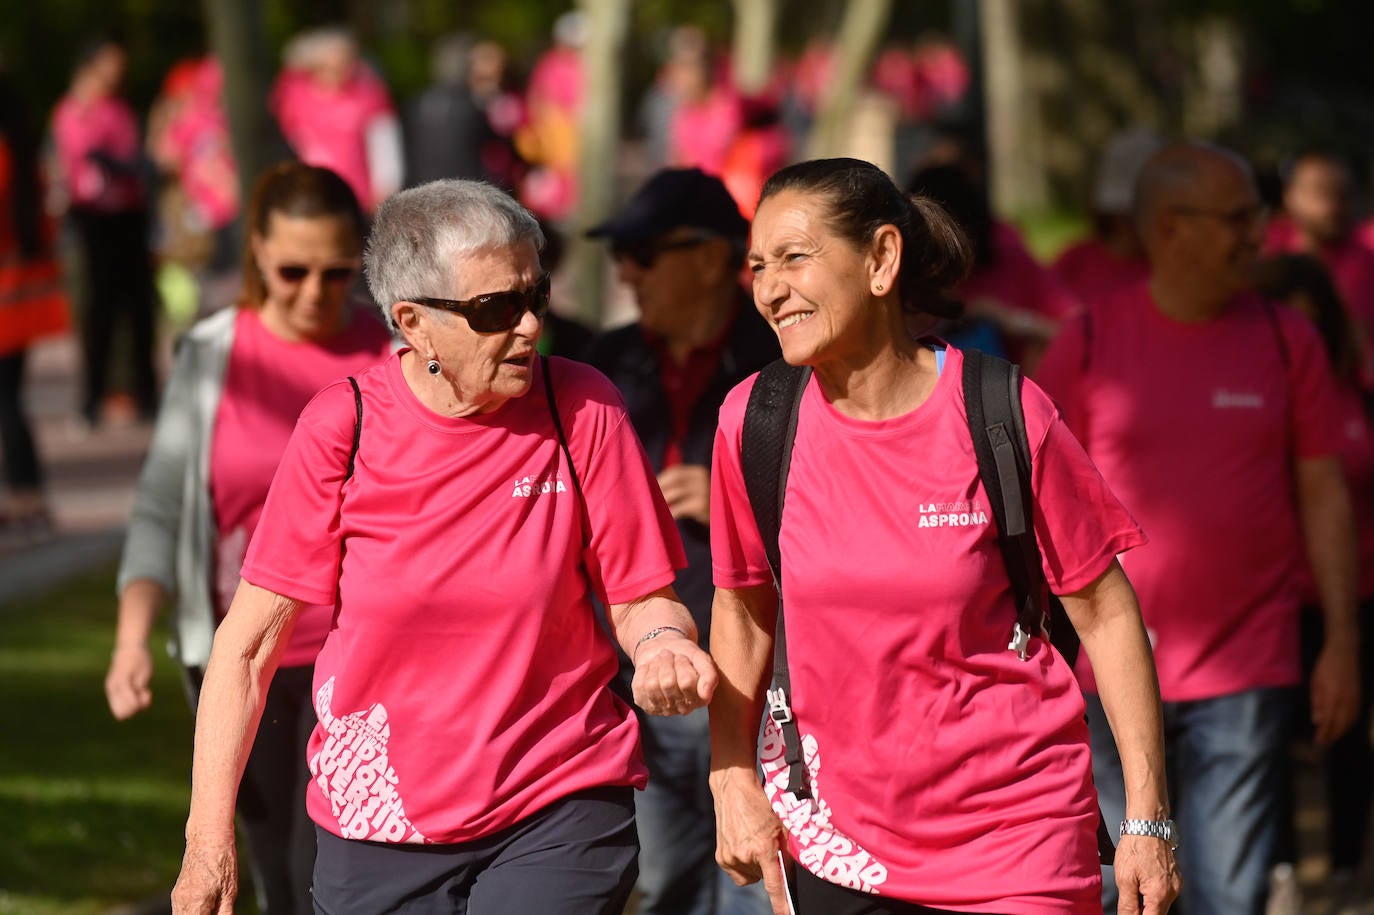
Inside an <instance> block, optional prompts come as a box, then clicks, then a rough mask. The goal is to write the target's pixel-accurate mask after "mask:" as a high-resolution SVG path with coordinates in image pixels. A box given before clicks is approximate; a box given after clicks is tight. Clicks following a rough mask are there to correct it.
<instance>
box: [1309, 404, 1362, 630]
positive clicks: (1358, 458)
mask: <svg viewBox="0 0 1374 915" xmlns="http://www.w3.org/2000/svg"><path fill="white" fill-rule="evenodd" d="M1340 410H1341V414H1340V458H1341V468H1342V469H1343V470H1344V471H1345V482H1346V485H1347V486H1349V487H1350V501H1351V504H1352V505H1353V506H1354V508H1355V527H1356V529H1357V531H1358V533H1359V554H1358V559H1359V576H1360V578H1359V595H1360V599H1361V600H1367V599H1369V598H1374V438H1372V437H1371V436H1370V429H1369V417H1368V414H1366V412H1365V401H1364V397H1363V396H1362V395H1361V392H1360V391H1359V389H1358V388H1354V387H1350V386H1348V385H1341V387H1340ZM1305 571H1306V570H1305ZM1303 603H1305V604H1311V605H1315V604H1317V603H1319V598H1318V595H1317V586H1316V583H1315V582H1314V581H1313V580H1312V574H1311V572H1310V571H1307V572H1306V574H1305V575H1304V576H1303Z"/></svg>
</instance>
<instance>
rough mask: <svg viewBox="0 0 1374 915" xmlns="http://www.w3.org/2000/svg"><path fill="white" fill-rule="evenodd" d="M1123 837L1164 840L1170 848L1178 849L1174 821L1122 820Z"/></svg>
mask: <svg viewBox="0 0 1374 915" xmlns="http://www.w3.org/2000/svg"><path fill="white" fill-rule="evenodd" d="M1121 835H1123V836H1149V837H1151V838H1154V839H1163V840H1164V841H1165V842H1168V843H1169V847H1170V848H1178V832H1177V831H1176V830H1175V828H1174V821H1173V820H1122V821H1121Z"/></svg>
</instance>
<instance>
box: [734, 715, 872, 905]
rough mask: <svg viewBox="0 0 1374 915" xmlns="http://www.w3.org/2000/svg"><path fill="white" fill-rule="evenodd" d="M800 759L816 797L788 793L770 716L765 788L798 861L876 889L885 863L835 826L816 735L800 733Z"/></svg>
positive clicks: (762, 754) (762, 751) (763, 759)
mask: <svg viewBox="0 0 1374 915" xmlns="http://www.w3.org/2000/svg"><path fill="white" fill-rule="evenodd" d="M802 758H803V759H805V760H806V769H807V772H808V773H809V775H810V780H811V794H812V798H813V800H809V801H799V800H797V799H796V798H794V797H793V796H792V795H791V794H789V793H788V792H787V761H786V760H785V759H784V758H783V739H782V731H781V730H780V729H779V728H778V725H777V723H776V722H774V721H773V720H772V719H769V720H768V721H767V722H766V723H765V724H764V729H763V741H762V743H761V744H760V746H759V763H760V764H761V765H762V767H763V790H764V791H765V792H766V793H767V795H768V800H769V803H771V804H772V805H773V812H774V813H776V814H777V815H778V817H779V818H780V819H781V820H782V825H783V827H784V828H786V829H787V831H788V832H789V833H791V835H792V838H793V839H794V840H795V841H796V846H797V851H798V854H797V861H798V862H799V863H800V864H801V865H802V866H803V867H805V868H806V869H807V870H809V871H810V872H811V873H813V874H815V875H816V876H817V877H820V878H821V879H822V880H825V881H827V882H829V883H834V884H838V885H839V886H845V887H849V888H850V889H854V890H860V891H862V892H865V893H873V894H875V895H876V894H878V892H879V890H878V888H879V887H881V886H882V885H883V884H884V883H886V882H887V866H886V865H884V864H882V863H881V862H879V861H877V860H876V859H875V858H874V857H873V855H872V854H870V853H869V851H868V850H867V849H865V848H863V847H862V846H860V845H859V843H857V842H855V841H854V840H853V839H851V838H849V837H848V836H846V835H844V834H843V833H841V832H839V831H838V830H836V829H835V827H834V826H833V825H831V822H830V804H829V803H828V802H827V801H826V800H825V798H824V797H823V796H822V794H821V779H820V775H821V754H820V749H819V747H818V746H817V743H816V738H815V737H813V736H812V735H810V734H803V735H802Z"/></svg>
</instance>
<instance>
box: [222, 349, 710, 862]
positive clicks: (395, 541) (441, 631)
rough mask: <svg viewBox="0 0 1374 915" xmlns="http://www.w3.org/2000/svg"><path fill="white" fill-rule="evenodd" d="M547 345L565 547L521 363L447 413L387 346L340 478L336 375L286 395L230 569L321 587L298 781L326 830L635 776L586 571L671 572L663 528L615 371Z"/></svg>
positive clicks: (350, 413) (503, 813) (464, 819)
mask: <svg viewBox="0 0 1374 915" xmlns="http://www.w3.org/2000/svg"><path fill="white" fill-rule="evenodd" d="M552 365H553V370H554V374H555V378H556V381H557V385H558V387H557V390H558V405H559V413H560V416H561V417H562V420H563V426H564V429H565V430H566V432H567V434H568V436H569V442H568V445H569V448H570V450H571V452H572V460H573V466H574V468H575V469H576V472H577V477H578V479H580V480H581V483H582V488H583V491H584V492H585V494H586V502H585V513H586V517H587V520H588V522H589V525H588V526H587V529H588V530H590V532H591V533H590V543H589V545H588V546H586V547H585V548H584V546H583V544H584V534H583V531H584V524H583V517H584V509H583V506H582V505H580V504H579V500H578V498H577V493H576V491H575V489H574V488H573V485H572V478H571V476H570V475H569V472H568V468H567V467H566V466H565V461H564V459H563V455H562V451H561V449H560V448H559V444H558V439H557V438H556V437H555V435H554V430H553V422H552V419H551V417H550V416H549V410H548V405H547V403H546V401H545V398H544V387H543V382H542V380H541V369H539V368H536V371H535V376H536V377H535V379H534V383H533V387H532V389H531V390H530V392H529V393H528V394H527V395H525V396H524V397H521V398H518V399H515V400H511V401H509V402H507V403H506V404H505V405H504V406H502V407H501V408H500V409H499V410H496V411H494V412H492V413H489V414H485V415H477V416H470V417H466V418H448V417H442V416H439V415H437V414H435V413H433V412H432V411H430V410H429V409H428V408H426V407H425V406H423V405H422V404H421V403H420V402H419V401H418V400H417V399H416V398H415V395H414V394H413V393H411V390H410V388H409V386H408V385H407V383H406V381H405V378H404V377H403V375H402V373H401V366H400V360H399V357H396V356H394V357H392V358H391V359H388V360H387V361H385V362H383V363H382V364H381V365H380V366H377V367H375V368H373V369H370V370H368V371H366V372H363V373H362V374H361V375H359V376H357V378H358V382H359V384H360V385H361V387H362V393H363V425H362V434H361V441H360V444H359V447H358V454H357V460H356V463H355V470H354V474H353V477H352V479H350V480H349V481H348V482H347V483H344V484H343V485H342V486H341V485H340V480H341V479H342V478H343V475H344V466H345V463H346V461H347V458H348V452H349V448H350V445H351V443H352V440H353V433H354V427H355V421H356V413H355V407H354V402H353V391H352V389H351V388H350V387H349V386H348V384H347V383H346V382H345V383H337V384H333V385H331V386H329V387H327V388H325V389H324V390H323V391H321V392H320V393H319V394H318V395H316V397H315V399H314V400H313V401H311V403H310V405H309V406H307V407H306V408H305V410H304V412H303V413H302V414H301V418H300V422H299V423H298V425H297V427H296V432H295V434H294V435H293V436H292V438H291V444H290V445H289V446H288V447H287V451H286V455H285V457H283V459H282V462H281V467H280V469H279V470H278V471H277V477H276V479H275V480H274V481H273V483H272V491H271V493H270V494H269V495H268V498H267V507H266V508H265V509H264V510H263V516H262V523H261V524H260V525H259V526H258V531H257V534H256V536H255V537H254V538H253V542H252V545H251V546H250V547H249V551H248V559H247V561H246V562H245V563H244V569H243V575H244V577H245V578H246V579H247V580H249V581H251V582H253V583H254V584H256V585H260V586H262V587H264V588H268V589H270V590H272V591H276V592H278V593H281V594H285V595H288V596H290V597H293V598H296V599H298V600H304V601H309V602H313V603H327V602H329V601H331V600H333V599H334V597H335V593H336V592H337V594H338V601H339V609H338V613H337V616H336V618H335V621H334V628H333V629H332V630H331V631H330V633H329V637H328V638H327V639H326V640H325V644H324V649H323V650H322V651H321V652H320V655H319V658H318V659H317V661H316V662H315V690H316V711H317V712H318V714H319V718H320V723H319V725H317V726H316V728H315V733H314V735H313V736H312V737H311V739H310V748H309V751H308V754H309V762H310V771H311V773H312V774H313V777H314V784H313V786H312V788H311V790H310V791H309V792H308V795H307V807H308V809H309V811H310V815H311V817H312V818H313V819H314V820H315V822H316V823H318V824H319V825H320V826H322V827H323V828H325V829H327V830H329V831H330V832H332V833H334V834H336V835H339V836H342V837H344V838H348V839H366V840H371V841H378V842H439V843H455V842H466V841H470V840H472V839H477V838H480V837H482V836H486V835H490V834H491V833H494V832H496V831H498V830H500V829H504V828H505V827H507V826H510V825H512V824H514V823H516V822H518V821H520V820H522V819H524V818H525V817H528V816H529V815H531V814H532V813H534V812H536V811H538V810H540V809H542V808H544V807H546V806H547V805H549V804H550V803H552V802H554V801H556V800H558V799H559V798H562V797H566V796H567V795H569V794H572V793H573V792H576V791H580V790H582V789H585V788H589V787H594V786H599V785H635V786H636V787H640V788H642V787H643V786H644V784H645V781H646V772H645V769H644V764H643V761H642V759H641V756H640V751H639V729H638V726H637V724H636V722H635V717H634V715H633V713H632V712H631V711H630V709H629V708H628V707H627V706H626V705H625V704H624V703H622V702H621V701H620V700H619V699H617V698H615V696H614V695H613V694H612V693H611V691H610V690H609V688H608V685H609V683H610V682H611V679H612V678H613V677H614V676H615V674H616V668H617V661H616V652H615V649H614V647H613V646H612V645H611V643H610V640H609V639H607V637H606V636H605V634H604V633H603V632H602V630H601V628H600V627H599V625H598V624H597V621H596V617H595V614H594V613H593V610H592V603H591V593H592V588H593V587H597V588H598V589H599V590H600V589H602V588H604V594H605V597H606V599H607V600H608V601H609V602H611V603H621V602H624V601H628V600H632V599H634V598H637V597H641V596H643V595H645V594H648V593H650V592H652V591H654V590H657V589H658V588H661V587H664V586H665V585H670V584H672V582H673V578H674V570H675V568H676V567H678V566H680V565H682V564H683V554H682V545H681V541H680V540H679V539H678V535H677V530H676V527H675V526H674V524H673V519H672V516H671V515H670V514H669V512H668V508H667V506H666V504H665V503H664V501H663V497H662V495H661V494H660V492H659V490H658V486H657V485H656V483H655V480H654V476H653V473H652V471H651V470H650V468H649V464H648V461H647V459H646V458H645V456H644V449H643V447H642V446H641V445H640V444H639V439H638V438H636V437H635V433H634V428H633V427H632V426H631V424H630V422H629V420H628V419H627V417H626V413H625V406H624V403H623V401H622V400H621V398H620V395H619V394H618V393H617V392H616V389H615V388H614V386H612V385H611V383H610V382H609V381H607V380H606V378H605V377H604V376H602V375H600V374H599V373H597V372H596V371H595V370H594V369H592V368H589V367H587V366H584V365H581V364H579V363H575V362H570V361H567V360H562V359H554V360H552ZM589 578H590V581H589Z"/></svg>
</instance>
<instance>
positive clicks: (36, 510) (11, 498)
mask: <svg viewBox="0 0 1374 915" xmlns="http://www.w3.org/2000/svg"><path fill="white" fill-rule="evenodd" d="M26 115H27V113H26V112H25V111H24V108H23V106H22V105H21V104H20V101H19V97H18V95H17V94H15V93H14V91H13V90H12V88H11V86H10V83H9V80H8V79H6V78H5V75H4V74H3V73H0V452H3V458H4V484H5V486H6V488H7V491H6V493H5V498H4V500H3V501H0V545H6V544H19V545H24V544H31V543H34V542H37V541H39V540H42V539H44V538H46V537H49V536H51V535H52V517H51V515H50V514H49V513H48V504H47V499H46V498H45V496H44V494H43V473H42V468H41V467H40V465H39V462H38V453H37V450H36V449H35V448H34V443H33V430H32V429H31V428H30V426H29V420H28V417H27V416H25V414H24V405H23V390H24V361H25V360H24V356H25V353H26V352H27V351H28V348H29V344H31V343H32V342H33V341H34V340H35V339H37V338H39V337H43V336H47V335H49V334H55V333H59V332H61V331H62V330H65V329H66V326H67V299H66V296H65V295H64V294H63V291H62V278H61V276H60V275H59V273H58V269H57V261H56V260H54V258H53V251H52V231H51V228H52V227H51V226H50V225H49V224H48V220H47V218H46V217H45V216H44V214H43V206H42V197H43V194H42V190H41V188H40V185H39V179H38V156H37V149H38V144H37V142H36V141H35V138H34V136H33V131H32V130H31V129H30V125H29V123H28V119H27V116H26Z"/></svg>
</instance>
